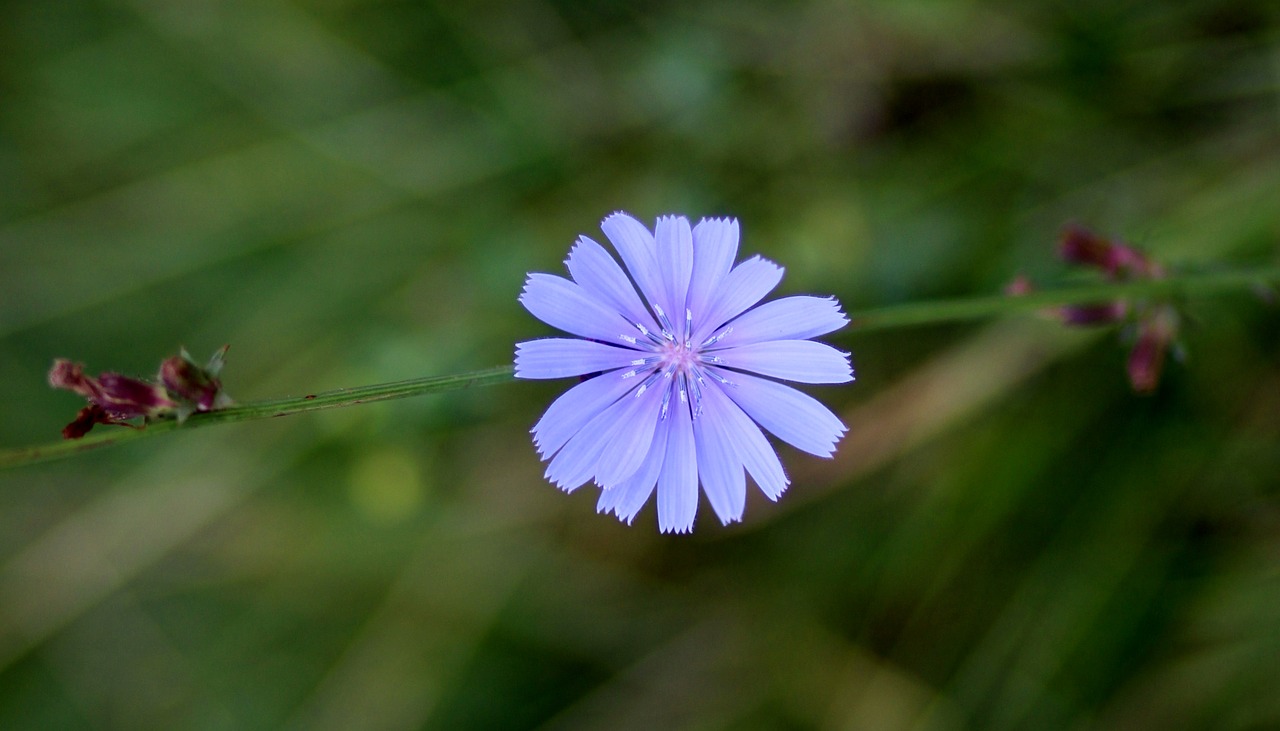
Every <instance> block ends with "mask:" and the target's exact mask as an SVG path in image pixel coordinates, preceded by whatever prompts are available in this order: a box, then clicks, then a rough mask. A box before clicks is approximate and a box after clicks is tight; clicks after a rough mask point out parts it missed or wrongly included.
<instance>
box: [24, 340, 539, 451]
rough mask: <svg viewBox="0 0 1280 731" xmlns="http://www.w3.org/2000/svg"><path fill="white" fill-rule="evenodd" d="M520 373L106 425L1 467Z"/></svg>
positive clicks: (497, 370) (437, 379) (507, 369)
mask: <svg viewBox="0 0 1280 731" xmlns="http://www.w3.org/2000/svg"><path fill="white" fill-rule="evenodd" d="M514 372H515V369H514V368H513V367H511V366H509V365H506V366H496V367H494V368H486V369H484V370H480V371H472V372H470V373H460V374H458V375H453V376H432V377H429V378H414V379H411V380H408V381H396V382H395V383H378V384H374V385H372V386H356V387H355V388H339V389H337V390H334V391H324V392H322V393H315V394H307V395H306V396H295V397H291V398H282V399H273V400H271V401H257V402H254V403H249V404H239V405H236V406H231V407H229V408H226V409H219V410H217V411H207V412H203V413H198V414H192V415H191V416H190V417H188V418H187V420H186V421H185V422H183V423H182V424H179V423H178V422H177V420H175V419H165V420H163V421H155V422H152V423H150V424H148V425H146V426H145V427H143V428H137V429H129V428H118V427H117V428H111V427H100V431H98V432H97V433H94V434H90V435H88V436H85V437H83V438H81V439H65V440H63V441H60V442H51V443H49V444H40V445H36V446H31V447H20V448H17V449H5V450H0V469H4V468H7V467H17V466H19V465H27V464H36V463H38V462H50V461H53V460H56V459H62V458H63V457H70V456H71V455H74V454H80V453H81V452H88V451H90V450H94V449H99V448H101V447H106V446H110V445H113V444H123V443H125V442H131V441H133V440H135V439H143V438H145V437H152V436H155V435H157V434H165V433H168V432H171V431H174V430H176V429H195V428H198V427H202V426H211V425H213V424H230V423H233V422H237V421H252V420H254V419H271V418H275V417H278V416H292V415H293V414H302V413H306V412H308V411H320V410H322V409H337V408H341V407H343V406H355V405H356V404H367V403H372V402H374V401H390V400H392V399H399V398H408V397H409V396H424V395H426V394H429V393H443V392H445V391H459V390H461V389H464V388H475V387H478V386H491V385H493V384H495V383H507V382H509V381H511V380H512V379H513V378H514Z"/></svg>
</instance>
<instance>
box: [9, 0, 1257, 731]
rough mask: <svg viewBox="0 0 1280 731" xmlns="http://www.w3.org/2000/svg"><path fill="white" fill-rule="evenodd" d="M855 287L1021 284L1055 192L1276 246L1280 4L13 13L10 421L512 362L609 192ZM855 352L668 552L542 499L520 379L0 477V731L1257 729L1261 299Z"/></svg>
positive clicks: (786, 287)
mask: <svg viewBox="0 0 1280 731" xmlns="http://www.w3.org/2000/svg"><path fill="white" fill-rule="evenodd" d="M618 209H625V210H628V211H631V212H633V213H635V214H637V215H639V216H641V217H642V218H645V219H647V220H652V219H653V217H655V216H656V215H658V214H662V213H667V212H683V213H686V214H688V215H690V216H693V217H697V216H702V215H725V214H728V215H735V216H738V217H739V218H740V219H741V220H742V225H743V232H744V243H743V252H744V253H761V254H763V255H765V256H768V257H771V258H774V259H776V260H777V261H779V262H781V263H783V264H784V265H786V266H787V268H788V273H787V277H786V279H785V281H784V283H783V285H782V287H781V289H780V291H781V292H782V293H800V292H812V293H822V294H827V293H833V294H835V295H837V296H838V297H839V298H840V299H841V301H842V302H843V303H845V306H846V308H847V309H849V310H851V311H856V310H857V309H859V308H863V307H870V306H879V305H885V304H892V303H895V302H907V301H914V300H922V299H929V298H936V297H955V296H965V295H972V294H989V293H994V292H998V291H1000V289H1001V288H1002V287H1003V286H1004V285H1005V284H1006V283H1007V282H1008V281H1009V280H1010V279H1011V278H1012V277H1013V276H1014V275H1015V274H1016V273H1018V272H1025V273H1027V274H1028V275H1030V276H1031V277H1033V278H1034V279H1036V280H1037V281H1040V282H1043V283H1046V284H1050V285H1052V284H1053V283H1057V282H1062V281H1065V280H1066V279H1067V278H1070V277H1072V276H1075V275H1073V274H1072V273H1071V272H1069V271H1068V270H1067V269H1066V268H1065V267H1064V266H1063V265H1062V264H1061V263H1059V262H1057V261H1056V260H1055V256H1054V249H1053V246H1054V240H1055V238H1056V235H1057V232H1058V230H1059V227H1060V226H1061V225H1062V224H1063V223H1064V222H1066V221H1069V220H1076V221H1080V222H1082V223H1085V224H1087V225H1090V226H1092V227H1094V228H1096V229H1098V230H1100V231H1103V232H1106V233H1109V234H1113V235H1116V236H1121V237H1123V238H1125V239H1126V240H1128V241H1131V242H1133V243H1136V244H1138V245H1140V246H1142V247H1144V248H1145V249H1146V250H1147V251H1149V252H1151V253H1152V254H1153V255H1154V256H1156V257H1158V258H1160V259H1161V260H1162V261H1164V262H1166V263H1167V264H1168V265H1170V266H1172V267H1175V268H1180V269H1182V270H1200V271H1202V270H1212V269H1215V268H1217V267H1225V266H1237V265H1247V264H1250V263H1258V262H1274V261H1275V258H1276V254H1277V250H1278V245H1277V241H1280V6H1278V5H1277V4H1275V3H1274V2H1269V1H1267V0H1223V1H1216V2H1215V1H1210V0H1178V1H1171V2H1154V3H1145V2H1115V0H1070V1H1068V0H1060V1H1055V0H1040V1H1037V2H1030V3H1023V2H1011V1H1009V0H969V1H964V2H960V1H957V2H944V1H942V0H903V1H896V0H895V1H893V2H890V1H889V0H879V1H867V2H841V1H838V0H825V1H823V0H818V1H814V2H782V1H773V0H745V1H744V0H732V1H731V0H702V1H694V2H656V3H636V2H622V1H619V0H610V1H607V2H576V1H573V0H513V1H511V2H479V3H474V4H472V3H453V2H409V1H408V0H176V1H175V0H58V1H57V2H51V1H47V0H29V1H25V2H21V1H10V2H6V3H4V4H3V5H0V404H3V406H2V407H0V444H3V445H5V446H15V445H22V444H31V443H36V442H41V441H47V440H50V439H54V438H56V437H57V436H58V432H59V429H60V428H61V427H62V425H63V424H64V423H65V422H67V421H69V420H70V419H71V417H72V416H73V415H74V413H75V411H76V409H77V408H79V406H80V403H78V401H77V399H76V398H75V397H74V396H73V395H70V394H67V393H60V392H53V391H51V390H50V389H48V388H47V387H46V386H45V385H44V379H45V372H46V370H47V368H48V366H49V363H50V362H51V361H52V359H53V358H54V357H57V356H65V357H71V358H75V359H77V360H81V361H84V362H85V363H87V365H88V366H89V368H90V369H91V370H93V371H95V372H96V371H97V370H117V371H123V372H125V373H133V374H139V375H145V374H149V373H152V372H153V371H154V369H155V367H156V365H157V364H158V363H159V361H160V360H161V359H162V358H164V357H166V356H167V355H170V354H172V353H173V352H174V351H175V350H176V348H177V347H178V346H179V345H186V346H187V347H188V348H190V349H192V351H193V352H195V353H196V354H197V355H199V356H203V355H205V354H207V353H209V352H212V351H213V350H214V349H215V348H216V347H218V346H220V345H222V344H223V343H230V344H231V351H230V354H229V360H228V366H227V370H226V372H225V383H226V385H227V388H228V390H229V391H230V393H231V394H232V395H233V396H234V397H236V398H237V399H239V400H241V401H251V400H256V399H262V398H270V397H278V396H285V395H299V394H305V393H309V392H314V391H317V390H323V389H327V388H335V387H339V386H347V385H357V384H365V383H374V382H379V381H389V380H396V379H401V378H409V377H416V376H424V375H434V374H447V373H456V372H462V371H467V370H472V369H477V368H482V367H487V366H491V365H496V364H501V363H505V362H509V360H510V357H511V353H512V345H513V343H514V342H515V341H517V340H520V339H527V338H530V337H536V336H541V335H546V334H549V330H548V329H547V328H546V327H545V326H543V325H542V324H541V323H538V322H537V321H535V320H534V319H533V318H532V317H530V316H529V315H528V314H527V313H525V312H524V311H523V310H522V309H521V308H519V307H518V305H517V304H516V296H517V294H518V292H519V290H520V287H521V284H522V280H523V277H524V274H525V272H527V271H530V270H541V271H551V272H562V271H563V269H562V264H561V262H562V259H563V257H564V256H565V254H566V252H567V251H568V248H569V245H570V243H571V242H572V240H573V239H574V238H575V237H576V236H577V235H578V234H580V233H587V234H591V235H595V234H597V233H598V222H599V220H600V219H601V218H602V217H603V216H604V215H606V214H607V213H609V212H611V211H613V210H618ZM1183 312H1184V315H1185V328H1184V330H1183V333H1182V339H1183V343H1184V345H1185V349H1186V353H1187V357H1186V360H1185V363H1183V364H1175V365H1172V366H1171V367H1170V368H1169V369H1168V371H1167V372H1166V374H1165V377H1164V379H1163V381H1162V383H1161V385H1160V388H1159V390H1158V392H1157V393H1155V394H1154V395H1152V396H1149V397H1140V396H1136V395H1134V394H1133V393H1132V392H1131V390H1130V389H1129V387H1128V385H1127V382H1126V379H1125V376H1124V371H1123V364H1124V358H1125V350H1124V346H1123V344H1122V342H1121V339H1120V336H1119V335H1118V334H1117V333H1116V332H1114V331H1081V330H1076V331H1069V330H1066V329H1063V328H1061V327H1058V326H1056V325H1054V324H1053V323H1052V322H1049V321H1047V320H1044V319H1037V318H1036V317H1034V316H1025V315H1024V316H1020V317H1016V318H1007V319H999V320H994V321H989V322H984V323H976V324H964V325H948V326H932V327H920V328H914V329H909V330H893V331H883V332H876V333H866V334H860V333H858V332H856V331H845V332H843V333H840V334H838V335H837V336H835V337H834V338H832V341H833V342H835V343H837V344H839V345H841V346H842V347H845V348H847V349H849V350H852V351H853V354H854V356H853V357H854V362H855V365H856V367H857V370H858V373H859V380H858V382H857V383H856V384H853V385H851V386H848V387H839V388H818V389H814V390H813V392H814V393H815V394H817V395H819V396H820V397H821V398H822V399H824V400H825V401H826V402H827V403H829V404H831V405H832V407H833V408H835V409H836V410H837V411H838V412H839V413H840V414H841V415H842V416H843V417H844V418H845V420H846V422H847V423H848V424H849V426H850V429H851V431H850V434H849V435H848V437H847V438H846V440H845V441H844V442H843V444H842V446H841V449H840V451H839V453H838V455H837V458H836V459H835V460H832V461H823V460H818V459H814V458H811V457H808V456H806V455H802V454H798V453H796V452H795V451H794V450H789V449H783V450H782V453H783V458H784V461H785V463H786V464H787V466H788V469H789V471H790V474H791V477H792V487H791V489H790V492H789V493H788V494H787V495H786V496H785V498H784V499H783V500H782V501H781V502H780V503H778V504H773V503H769V502H768V501H766V500H764V499H763V498H761V497H760V496H759V495H758V494H757V495H753V496H752V497H751V499H750V501H749V503H748V508H747V513H746V520H745V522H744V523H743V524H740V525H734V526H730V527H728V528H725V527H721V526H720V525H719V524H718V522H717V521H716V520H715V519H714V517H713V516H712V515H711V514H710V511H709V510H707V508H706V506H705V504H704V506H703V510H702V511H701V518H700V520H699V524H698V526H697V529H696V531H695V533H694V535H693V536H691V537H672V536H661V535H659V534H658V533H657V529H656V518H655V516H654V513H653V507H652V505H650V506H649V507H648V508H647V509H646V510H645V511H644V512H642V513H641V515H640V516H639V518H638V519H637V521H636V524H635V525H634V526H631V527H627V526H625V525H622V524H620V523H618V522H617V521H615V520H614V519H613V518H611V517H607V516H599V515H596V514H595V510H594V507H595V505H594V500H595V496H594V495H592V494H590V493H591V490H590V489H585V488H584V489H583V490H581V491H579V492H577V493H575V494H572V495H565V494H562V493H560V492H558V491H557V490H555V489H554V488H553V487H551V486H550V485H548V484H546V483H545V482H544V481H543V479H542V478H541V473H542V466H541V465H540V464H539V463H538V460H537V458H536V455H535V453H534V450H533V448H532V446H531V444H530V443H529V438H528V434H527V431H528V429H529V427H530V426H531V425H532V424H533V422H534V421H535V420H536V419H537V417H538V415H539V414H540V413H541V410H542V409H543V408H544V407H545V405H546V404H547V403H549V402H550V400H551V399H552V398H553V397H554V395H555V394H556V393H558V392H559V391H560V390H561V389H562V388H563V387H564V384H559V383H520V384H511V385H503V386H495V387H489V388H485V389H481V390H475V391H470V392H459V393H451V394H446V395H441V396H431V397H425V398H419V399H411V400H406V401H401V402H395V403H386V404H378V405H371V406H363V407H358V408H350V409H343V410H338V411H332V412H325V413H320V414H313V415H305V416H299V417H293V418H289V419H280V420H274V421H270V422H258V423H251V424H244V425H236V426H226V427H217V428H213V429H207V430H198V431H195V432H191V433H179V434H174V435H170V436H166V437H163V438H158V439H155V440H144V441H141V442H138V443H134V444H130V445H128V446H125V447H121V448H119V449H115V450H107V451H103V452H100V453H92V454H88V455H86V456H81V457H78V458H76V459H73V460H70V461H66V462H62V463H57V464H50V465H44V466H39V467H30V468H23V469H18V470H12V471H8V472H5V473H3V474H0V727H3V728H6V729H10V728H12V729H19V728H121V729H140V728H193V729H254V728H263V729H265V728H295V729H304V728H305V729H357V728H377V729H419V728H424V729H491V728H534V727H536V728H548V729H588V728H620V729H654V728H697V729H754V728H794V729H853V728H867V729H1020V728H1037V729H1041V728H1043V729H1083V728H1101V729H1201V728H1214V729H1253V728H1275V727H1277V726H1280V479H1278V478H1280V368H1278V367H1277V366H1278V364H1280V337H1278V336H1280V317H1277V310H1276V309H1275V307H1274V306H1269V305H1267V304H1266V303H1265V302H1263V301H1262V299H1261V298H1259V297H1256V296H1253V295H1251V294H1248V293H1240V294H1237V295H1227V296H1220V297H1214V298H1212V299H1200V300H1196V301H1192V302H1188V303H1186V305H1185V309H1184V310H1183Z"/></svg>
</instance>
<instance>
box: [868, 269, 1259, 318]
mask: <svg viewBox="0 0 1280 731" xmlns="http://www.w3.org/2000/svg"><path fill="white" fill-rule="evenodd" d="M1277 283H1280V267H1272V268H1264V269H1252V270H1246V271H1231V272H1217V273H1212V274H1186V275H1181V276H1174V277H1168V278H1166V279H1142V280H1134V281H1131V282H1101V283H1097V284H1088V285H1082V286H1078V287H1064V288H1059V289H1051V290H1044V291H1041V292H1031V293H1028V294H1023V295H1018V296H1010V295H990V296H986V297H968V298H963V299H950V300H935V301H932V302H906V303H903V304H896V305H887V306H884V307H876V308H873V309H868V310H861V311H859V312H854V313H851V314H850V315H849V320H850V324H851V325H852V329H851V330H850V331H849V334H851V335H856V334H859V333H863V332H869V331H872V330H888V329H894V328H903V327H911V326H914V325H935V324H940V323H946V322H960V321H964V320H980V319H983V318H986V317H994V316H996V315H1003V314H1009V313H1014V312H1025V311H1028V310H1039V309H1043V308H1046V307H1055V306H1059V305H1087V304H1100V303H1104V302H1109V301H1114V300H1119V299H1151V298H1171V297H1180V296H1187V295H1208V294H1216V293H1220V292H1228V291H1232V290H1242V289H1244V290H1247V289H1250V288H1263V289H1265V288H1267V287H1269V286H1272V285H1275V284H1277Z"/></svg>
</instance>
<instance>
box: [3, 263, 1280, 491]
mask: <svg viewBox="0 0 1280 731" xmlns="http://www.w3.org/2000/svg"><path fill="white" fill-rule="evenodd" d="M1275 284H1280V267H1273V268H1268V269H1257V270H1251V271H1240V272H1220V273H1214V274H1196V275H1183V276H1178V277H1170V278H1167V279H1160V280H1141V281H1134V282H1119V283H1114V282H1104V283H1099V284H1091V285H1087V286H1079V287H1069V288H1063V289H1055V290H1046V291H1042V292H1034V293H1031V294H1026V295H1021V296H1017V297H1011V296H1007V295H994V296H988V297H973V298H964V299H952V300H938V301H934V302H908V303H904V304H897V305H889V306H886V307H878V308H874V309H869V310H862V311H860V312H854V313H852V314H851V315H850V318H849V319H850V321H851V323H852V328H851V329H850V330H849V331H848V335H858V334H860V333H864V332H869V331H873V330H887V329H891V328H902V327H911V326H914V325H927V324H937V323H945V322H959V321H964V320H977V319H982V318H986V317H993V316H996V315H1002V314H1007V313H1011V312H1023V311H1028V310H1038V309H1043V308H1047V307H1055V306H1061V305H1082V304H1089V303H1100V302H1106V301H1109V300H1116V299H1124V298H1137V299H1145V298H1157V297H1159V298H1166V297H1175V296H1186V295H1193V294H1195V295H1208V294H1214V293H1218V292H1225V291H1231V290H1240V289H1246V288H1250V287H1268V286H1270V285H1275ZM514 377H515V374H514V369H513V368H512V367H511V366H509V365H505V366H497V367H494V368H486V369H484V370H479V371H472V372H470V373H460V374H457V375H452V376H432V377H429V378H415V379H412V380H408V381H398V382H396V383H379V384H375V385H372V386H358V387H355V388H341V389H338V390H336V391H325V392H323V393H317V394H308V395H306V396H298V397H292V398H282V399H275V400H272V401H259V402H256V403H250V404H242V405H238V406H232V407H230V408H226V409H221V410H218V411H211V412H207V413H200V414H193V415H192V416H191V417H190V418H188V419H187V420H186V421H185V422H183V423H182V424H178V422H177V421H175V420H172V419H169V420H164V421H158V422H154V423H151V424H149V425H147V426H146V427H145V428H138V429H126V428H113V429H110V430H108V429H107V428H106V427H102V428H101V429H102V430H101V431H100V432H98V433H96V434H90V435H88V436H86V437H83V438H81V439H74V440H64V441H60V442H53V443H49V444H41V445H35V446H31V447H19V448H11V449H4V450H0V469H5V468H10V467H19V466H22V465H29V464H37V463H40V462H50V461H53V460H57V459H62V458H65V457H70V456H72V455H75V454H79V453H81V452H87V451H90V450H94V449H98V448H101V447H106V446H110V445H114V444H123V443H125V442H130V441H133V440H135V439H143V438H146V437H153V436H156V435H158V434H165V433H167V432H171V431H174V430H176V429H179V428H181V429H194V428H198V427H202V426H210V425H213V424H227V423H231V422H237V421H250V420H253V419H268V418H273V417H277V416H290V415H293V414H301V413H305V412H308V411H319V410H321V409H336V408H340V407H343V406H354V405H356V404H364V403H370V402H373V401H388V400H391V399H399V398H408V397H410V396H424V395H426V394H431V393H442V392H444V391H457V390H461V389H465V388H475V387H480V386H491V385H495V384H499V383H509V382H510V381H512V380H513V379H514Z"/></svg>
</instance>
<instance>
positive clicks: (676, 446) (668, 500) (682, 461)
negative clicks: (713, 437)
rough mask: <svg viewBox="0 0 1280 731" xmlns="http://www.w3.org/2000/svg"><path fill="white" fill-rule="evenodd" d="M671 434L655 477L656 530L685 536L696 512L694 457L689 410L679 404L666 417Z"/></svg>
mask: <svg viewBox="0 0 1280 731" xmlns="http://www.w3.org/2000/svg"><path fill="white" fill-rule="evenodd" d="M668 416H669V417H670V418H669V419H668V421H670V422H671V427H670V428H671V433H670V435H668V437H667V454H666V456H665V458H664V459H663V463H662V471H661V472H660V473H659V474H658V530H660V531H661V532H663V533H673V532H674V533H688V532H689V531H691V530H693V518H694V516H695V515H696V514H697V512H698V456H697V450H696V448H695V446H694V442H693V422H692V420H691V419H690V416H689V409H688V408H687V407H686V406H685V405H684V404H680V406H679V407H678V408H673V409H671V412H670V413H669V414H668Z"/></svg>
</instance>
